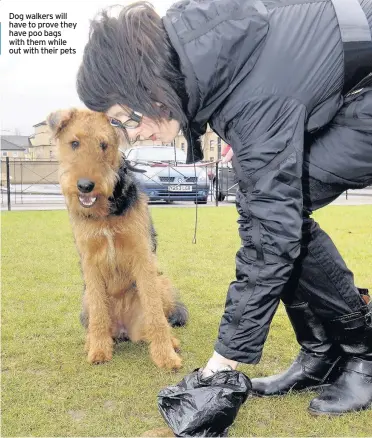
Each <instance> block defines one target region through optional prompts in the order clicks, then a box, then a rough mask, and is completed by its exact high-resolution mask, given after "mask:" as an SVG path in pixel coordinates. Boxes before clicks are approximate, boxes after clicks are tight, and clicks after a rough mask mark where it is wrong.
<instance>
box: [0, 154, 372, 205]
mask: <svg viewBox="0 0 372 438" xmlns="http://www.w3.org/2000/svg"><path fill="white" fill-rule="evenodd" d="M190 167H191V166H190V165H177V166H175V165H172V164H168V165H167V164H164V163H162V164H159V163H158V164H154V166H153V168H154V169H153V170H154V171H153V172H150V173H144V174H143V175H145V176H144V177H143V178H144V180H145V182H146V181H147V182H149V183H153V184H152V187H153V190H154V192H155V191H156V192H158V195H159V196H158V198H159V199H158V200H160V199H161V200H162V201H165V202H169V203H170V202H173V200H181V201H184V200H185V192H184V191H182V185H184V187H186V186H188V194H189V195H190V197H189V198H190V199H188V200H190V201H192V200H194V201H195V202H198V203H206V202H208V203H212V204H214V205H216V206H218V204H219V202H221V201H230V200H233V199H235V194H236V191H237V188H238V182H237V180H236V175H235V172H234V170H233V168H232V166H231V164H230V163H229V164H221V162H213V163H197V164H196V169H197V171H198V172H199V173H202V172H203V173H204V172H205V178H204V180H205V181H207V183H208V187H207V188H204V190H207V191H208V196H207V199H206V198H205V194H204V195H203V196H204V198H203V199H204V200H203V201H201V202H200V191H199V192H197V190H199V189H198V185H197V184H198V181H197V177H195V176H190V171H188V173H187V174H186V171H185V169H186V168H187V169H190ZM192 170H193V169H192ZM175 172H176V174H175ZM174 174H175V175H174ZM195 178H196V179H195ZM180 181H182V182H180ZM149 185H151V184H149ZM0 187H1V192H0V196H1V207H2V208H3V209H5V208H7V209H8V210H11V208H12V205H13V206H15V207H18V208H21V205H20V204H22V205H24V206H26V205H27V207H28V208H31V207H32V206H38V207H39V208H41V207H42V206H45V207H46V208H48V206H49V207H50V206H52V205H53V207H56V208H64V205H65V201H64V198H63V196H62V194H61V189H60V186H59V182H58V162H57V161H47V160H37V161H29V160H22V159H15V158H14V159H9V158H8V157H7V158H6V159H2V160H1V185H0ZM154 187H155V189H154ZM190 187H191V189H190ZM151 190H152V189H151V188H148V189H147V190H145V191H146V193H147V194H148V195H149V197H150V202H151V201H152V200H153V199H152V195H151ZM351 192H353V191H351ZM351 192H350V191H346V192H345V194H344V195H345V197H346V200H347V199H348V198H349V197H350V195H351V194H354V193H351ZM359 192H360V193H357V194H358V195H360V196H368V197H371V196H372V188H371V187H369V188H367V189H365V190H363V191H359ZM362 192H363V193H362ZM171 199H172V201H170V200H171Z"/></svg>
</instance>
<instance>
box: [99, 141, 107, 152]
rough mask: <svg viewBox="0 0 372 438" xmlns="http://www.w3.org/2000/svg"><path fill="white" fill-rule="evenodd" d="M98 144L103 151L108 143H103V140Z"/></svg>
mask: <svg viewBox="0 0 372 438" xmlns="http://www.w3.org/2000/svg"><path fill="white" fill-rule="evenodd" d="M99 145H100V146H101V149H102V150H103V151H105V150H106V149H107V147H108V144H107V143H105V142H104V141H101V143H100V144H99Z"/></svg>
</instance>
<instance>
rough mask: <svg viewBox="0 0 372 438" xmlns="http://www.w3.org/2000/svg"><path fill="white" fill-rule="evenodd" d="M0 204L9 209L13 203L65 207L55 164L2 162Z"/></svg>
mask: <svg viewBox="0 0 372 438" xmlns="http://www.w3.org/2000/svg"><path fill="white" fill-rule="evenodd" d="M0 184H1V185H0V188H1V205H2V206H4V205H7V207H8V210H11V206H12V205H13V204H28V203H35V202H36V203H57V204H61V205H63V204H64V199H63V196H62V195H61V191H60V188H59V183H58V162H57V161H46V160H36V161H30V160H22V159H15V158H14V159H10V158H9V157H7V158H6V159H5V160H3V159H2V160H1V182H0Z"/></svg>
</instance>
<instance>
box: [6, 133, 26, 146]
mask: <svg viewBox="0 0 372 438" xmlns="http://www.w3.org/2000/svg"><path fill="white" fill-rule="evenodd" d="M1 140H6V141H8V142H9V143H13V144H15V145H16V146H19V147H21V148H28V147H29V146H31V143H30V140H29V138H28V135H2V136H1Z"/></svg>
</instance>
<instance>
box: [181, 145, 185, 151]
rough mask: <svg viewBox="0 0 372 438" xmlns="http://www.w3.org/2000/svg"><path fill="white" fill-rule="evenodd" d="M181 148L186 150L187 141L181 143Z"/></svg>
mask: <svg viewBox="0 0 372 438" xmlns="http://www.w3.org/2000/svg"><path fill="white" fill-rule="evenodd" d="M181 149H182V150H183V151H184V150H185V143H181Z"/></svg>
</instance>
